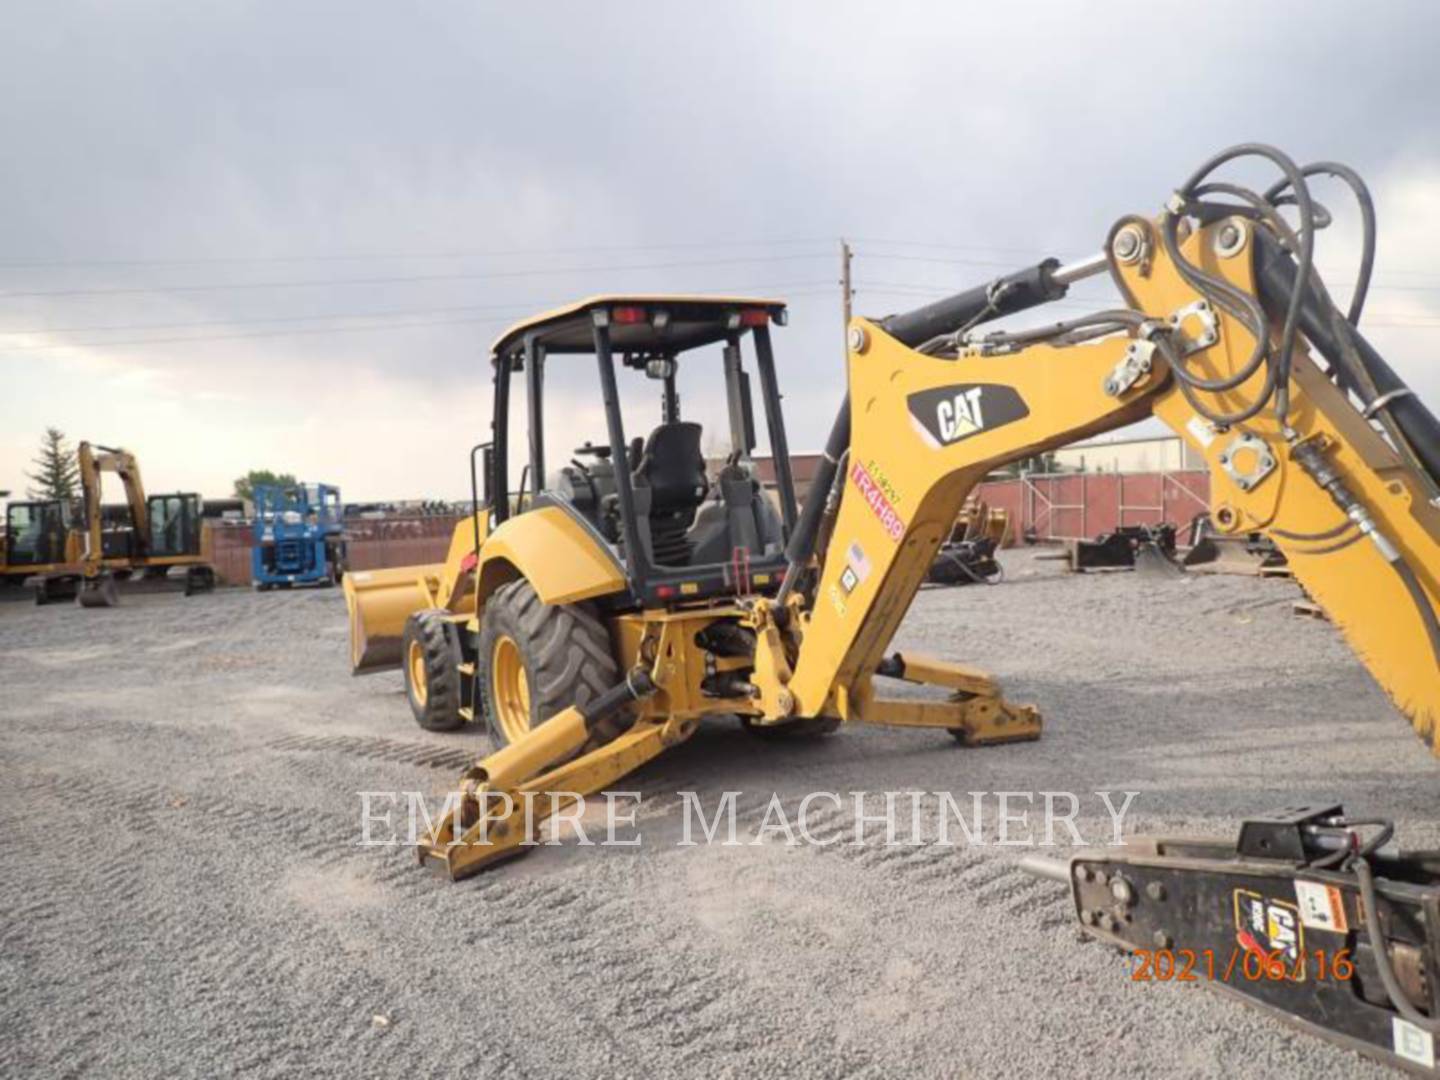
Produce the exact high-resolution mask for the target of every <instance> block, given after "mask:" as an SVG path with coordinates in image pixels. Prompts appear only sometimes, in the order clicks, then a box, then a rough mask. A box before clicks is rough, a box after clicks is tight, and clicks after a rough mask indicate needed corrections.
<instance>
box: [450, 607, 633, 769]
mask: <svg viewBox="0 0 1440 1080" xmlns="http://www.w3.org/2000/svg"><path fill="white" fill-rule="evenodd" d="M477 663H478V664H479V669H480V673H481V693H480V699H481V701H482V702H483V703H484V706H485V717H486V719H487V721H488V722H489V725H490V735H491V737H492V738H493V739H494V740H495V743H496V745H497V746H509V745H510V744H511V743H513V742H514V741H515V740H517V739H519V738H522V737H523V736H524V735H525V734H527V733H528V732H529V731H530V730H531V729H532V728H534V727H535V726H536V725H537V724H539V723H541V722H542V721H545V720H548V719H549V718H550V717H552V716H554V715H555V714H556V713H558V712H560V711H561V710H562V709H565V708H568V707H569V706H571V705H579V706H583V705H585V704H586V703H587V702H589V701H592V700H594V699H595V698H597V697H599V696H600V695H601V694H602V693H604V692H605V691H606V690H609V689H610V688H611V687H612V686H614V685H615V684H616V683H618V682H619V681H620V665H619V664H617V663H616V662H615V656H614V654H613V653H612V652H611V649H610V634H609V631H607V630H606V629H605V624H604V623H603V622H601V620H600V618H599V616H597V615H596V613H595V611H594V610H593V609H592V608H591V607H589V606H588V605H585V604H569V605H559V604H546V603H542V602H541V600H540V597H539V596H538V595H537V594H536V592H535V589H534V588H533V587H532V586H531V584H530V583H529V582H528V581H525V580H524V579H521V580H519V581H512V582H510V584H508V585H504V586H502V587H501V588H499V589H497V590H496V591H495V594H494V595H493V596H491V597H490V600H489V602H488V603H486V605H485V616H484V618H483V620H482V621H481V624H480V647H479V657H478V660H477Z"/></svg>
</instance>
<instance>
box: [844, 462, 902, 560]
mask: <svg viewBox="0 0 1440 1080" xmlns="http://www.w3.org/2000/svg"><path fill="white" fill-rule="evenodd" d="M850 480H851V482H852V483H853V484H854V485H855V487H856V488H857V489H858V490H859V492H860V497H861V498H863V499H864V500H865V505H866V506H868V507H870V512H871V513H873V514H874V515H875V516H876V517H877V518H879V519H880V524H881V525H883V526H885V531H886V532H887V533H889V534H890V539H891V540H894V541H895V542H896V543H897V544H898V543H899V542H900V538H901V537H902V536H904V535H905V521H904V519H903V518H901V517H900V515H899V513H897V512H896V510H895V507H894V506H893V505H891V502H890V500H889V499H888V498H886V497H885V491H884V489H883V488H881V486H880V484H879V483H877V482H876V480H875V477H873V476H872V475H870V471H869V470H868V469H866V468H865V466H864V465H862V464H861V463H860V462H858V461H857V462H856V463H855V465H854V467H853V468H852V469H851V470H850Z"/></svg>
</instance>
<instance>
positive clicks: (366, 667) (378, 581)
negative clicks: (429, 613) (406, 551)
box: [343, 563, 444, 675]
mask: <svg viewBox="0 0 1440 1080" xmlns="http://www.w3.org/2000/svg"><path fill="white" fill-rule="evenodd" d="M443 570H444V566H443V564H440V563H436V564H434V565H430V566H401V567H396V568H395V569H393V570H354V571H351V572H350V573H348V574H346V575H345V578H344V580H343V585H344V589H345V607H346V610H347V611H348V612H349V614H350V673H351V674H352V675H368V674H370V673H372V672H376V671H389V670H391V669H394V668H398V667H399V666H400V638H401V635H402V634H403V633H404V632H405V620H406V619H408V618H409V617H410V615H411V614H412V613H414V612H416V611H421V610H424V609H425V608H431V607H435V606H436V603H435V594H434V589H433V588H432V583H433V582H437V581H438V580H439V578H440V574H441V572H442V571H443Z"/></svg>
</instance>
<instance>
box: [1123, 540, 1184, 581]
mask: <svg viewBox="0 0 1440 1080" xmlns="http://www.w3.org/2000/svg"><path fill="white" fill-rule="evenodd" d="M1135 573H1137V574H1141V575H1143V576H1145V577H1151V578H1173V577H1181V576H1183V575H1184V573H1185V569H1184V567H1182V566H1180V565H1179V564H1178V563H1176V562H1175V560H1174V558H1172V557H1171V555H1170V554H1169V553H1168V552H1166V551H1165V549H1164V548H1162V547H1161V546H1160V545H1159V544H1153V543H1142V544H1140V545H1138V546H1137V547H1136V548H1135Z"/></svg>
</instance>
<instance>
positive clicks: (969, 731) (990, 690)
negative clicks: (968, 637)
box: [850, 653, 1042, 746]
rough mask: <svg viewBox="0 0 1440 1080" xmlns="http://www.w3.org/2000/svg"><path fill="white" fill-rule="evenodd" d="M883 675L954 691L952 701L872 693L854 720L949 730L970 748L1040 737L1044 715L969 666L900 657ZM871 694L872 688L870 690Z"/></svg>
mask: <svg viewBox="0 0 1440 1080" xmlns="http://www.w3.org/2000/svg"><path fill="white" fill-rule="evenodd" d="M877 674H880V675H886V676H889V677H890V678H895V679H904V680H905V681H906V682H913V683H921V684H924V685H927V686H943V687H946V688H947V689H949V690H951V691H953V693H952V694H951V696H950V698H949V699H948V700H946V701H915V700H910V699H904V698H880V697H874V696H872V695H871V694H867V695H866V696H865V698H864V699H863V706H862V708H861V709H860V710H859V715H858V716H852V717H850V719H852V720H859V721H861V722H862V723H868V724H887V725H892V726H897V727H940V728H945V729H946V730H947V731H949V732H950V734H951V735H953V736H955V738H956V739H958V740H959V741H960V742H962V743H963V744H965V745H966V746H993V745H996V744H998V743H1009V742H1030V741H1033V740H1035V739H1038V738H1040V730H1041V726H1042V725H1041V719H1040V711H1039V710H1038V709H1036V708H1035V707H1034V706H1033V705H1015V704H1012V703H1011V702H1009V701H1006V700H1005V698H1004V697H1003V696H1001V693H1000V687H999V686H998V685H997V684H996V682H995V680H994V679H992V678H990V676H989V675H986V674H985V673H984V672H983V671H977V670H976V669H975V668H971V667H966V666H965V665H963V664H955V663H950V662H949V661H945V660H937V659H935V658H934V657H929V656H920V655H906V656H901V655H900V654H899V653H896V654H895V655H894V656H891V657H889V658H887V659H886V660H885V661H884V662H882V663H881V665H880V667H879V670H878V672H877ZM867 689H868V688H867Z"/></svg>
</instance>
